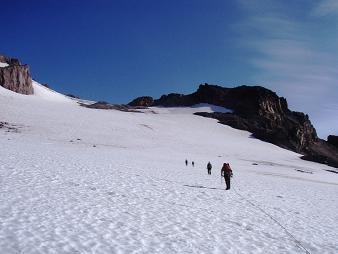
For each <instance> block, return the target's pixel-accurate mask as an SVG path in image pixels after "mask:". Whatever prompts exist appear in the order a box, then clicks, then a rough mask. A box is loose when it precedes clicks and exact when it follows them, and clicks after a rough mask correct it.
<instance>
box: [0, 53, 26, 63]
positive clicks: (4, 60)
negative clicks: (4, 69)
mask: <svg viewBox="0 0 338 254" xmlns="http://www.w3.org/2000/svg"><path fill="white" fill-rule="evenodd" d="M0 62H1V63H7V64H8V65H21V63H20V61H19V59H16V58H10V57H7V56H4V55H0Z"/></svg>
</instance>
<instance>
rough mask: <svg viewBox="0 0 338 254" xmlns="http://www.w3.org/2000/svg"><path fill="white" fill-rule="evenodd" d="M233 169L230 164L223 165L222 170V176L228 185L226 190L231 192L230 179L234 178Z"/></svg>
mask: <svg viewBox="0 0 338 254" xmlns="http://www.w3.org/2000/svg"><path fill="white" fill-rule="evenodd" d="M232 175H233V174H232V169H231V167H230V165H229V163H223V167H222V170H221V176H223V177H224V181H225V184H226V190H230V178H231V177H232Z"/></svg>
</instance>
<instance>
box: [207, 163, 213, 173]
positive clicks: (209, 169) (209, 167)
mask: <svg viewBox="0 0 338 254" xmlns="http://www.w3.org/2000/svg"><path fill="white" fill-rule="evenodd" d="M211 168H212V165H211V163H210V161H209V162H208V164H207V169H208V175H211Z"/></svg>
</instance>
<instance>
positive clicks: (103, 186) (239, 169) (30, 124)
mask: <svg viewBox="0 0 338 254" xmlns="http://www.w3.org/2000/svg"><path fill="white" fill-rule="evenodd" d="M33 85H34V90H35V95H31V96H26V95H19V94H15V93H12V92H10V91H8V90H5V89H4V88H2V87H0V121H2V122H4V121H5V122H8V125H9V126H12V127H14V128H16V129H9V128H7V127H8V125H7V127H6V128H2V129H0V142H1V145H0V155H1V156H0V253H8V254H11V253H305V250H304V249H302V247H300V246H299V244H298V243H296V241H295V240H294V239H293V238H292V237H291V236H290V235H289V234H288V233H286V232H285V230H284V229H282V228H281V226H280V225H278V224H277V223H275V222H274V221H273V220H272V219H271V218H270V217H269V216H267V215H266V214H264V213H263V212H262V211H261V210H260V209H262V210H263V211H265V212H266V213H268V214H269V215H271V216H272V217H273V218H274V219H276V220H277V221H278V222H279V223H280V224H281V225H282V226H284V227H285V228H286V229H287V230H288V231H289V232H290V233H291V234H292V235H293V236H294V237H295V238H296V239H297V240H298V241H299V242H300V244H301V245H303V246H304V247H305V248H306V249H307V250H308V251H309V252H310V253H338V244H337V239H338V213H337V211H338V175H337V174H334V173H330V172H327V171H325V170H326V169H332V168H329V167H326V166H324V165H321V164H316V163H312V162H306V161H303V160H301V159H299V155H298V154H296V153H293V152H290V151H287V150H283V149H281V148H279V147H276V146H274V145H272V144H268V143H264V142H261V141H259V140H257V139H254V138H252V137H251V136H250V133H248V132H244V131H239V130H235V129H232V128H230V127H228V126H224V125H221V124H218V123H217V121H216V120H212V119H207V118H203V117H200V116H195V115H193V114H192V113H193V112H196V111H212V110H216V111H218V110H225V109H219V108H218V109H216V108H214V107H213V106H210V105H199V106H198V107H197V108H194V107H192V108H171V109H168V108H151V109H148V110H144V112H145V113H125V112H120V111H114V110H96V109H88V108H84V107H80V106H78V105H77V103H76V102H75V101H74V100H71V99H69V98H67V97H65V96H63V95H61V94H58V93H55V92H53V91H51V90H49V89H47V88H45V87H43V86H41V85H39V84H37V83H35V82H34V84H33ZM201 109H203V110H201ZM186 158H187V159H188V160H189V165H188V166H187V167H186V166H185V164H184V160H185V159H186ZM192 160H193V161H194V162H195V167H192V166H191V163H190V162H191V161H192ZM208 161H210V162H211V163H212V164H213V169H212V175H211V176H208V175H207V170H206V164H207V162H208ZM223 162H229V163H230V164H231V166H232V167H233V170H234V178H233V181H232V184H233V185H232V188H231V190H230V191H225V190H224V184H223V181H222V179H221V178H220V168H221V165H222V163H223ZM254 164H257V165H254ZM243 197H244V198H245V199H244V198H243ZM246 199H247V200H248V201H250V203H249V202H248V201H247V200H246ZM252 203H253V204H255V205H256V206H258V207H259V208H260V209H259V208H257V207H256V206H253V205H252Z"/></svg>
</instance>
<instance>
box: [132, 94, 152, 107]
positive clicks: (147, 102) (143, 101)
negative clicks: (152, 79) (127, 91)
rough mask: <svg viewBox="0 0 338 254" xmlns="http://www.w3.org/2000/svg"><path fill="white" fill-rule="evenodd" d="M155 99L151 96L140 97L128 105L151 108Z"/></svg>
mask: <svg viewBox="0 0 338 254" xmlns="http://www.w3.org/2000/svg"><path fill="white" fill-rule="evenodd" d="M153 103H154V99H153V98H152V97H150V96H142V97H138V98H136V99H135V100H133V101H131V102H130V103H128V105H129V106H140V107H150V106H151V105H153Z"/></svg>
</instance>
